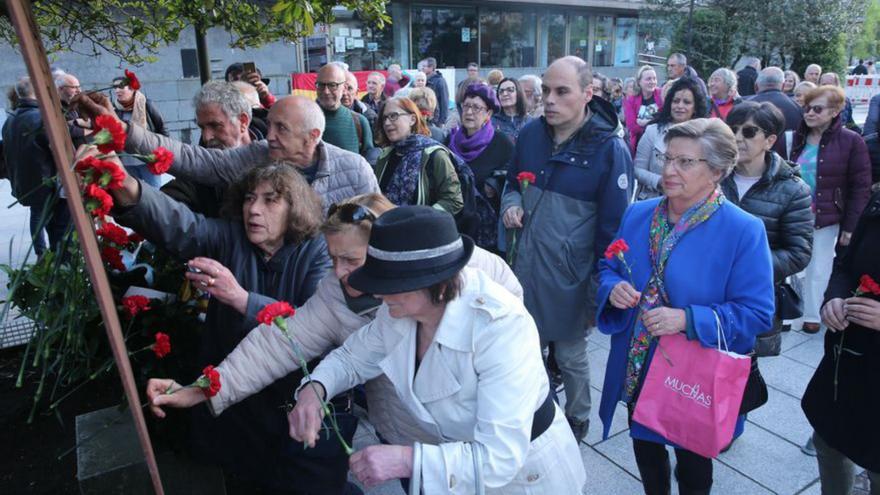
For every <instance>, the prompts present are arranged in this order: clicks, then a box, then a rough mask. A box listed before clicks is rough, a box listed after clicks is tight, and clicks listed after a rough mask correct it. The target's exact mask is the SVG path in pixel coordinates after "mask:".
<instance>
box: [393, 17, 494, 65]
mask: <svg viewBox="0 0 880 495" xmlns="http://www.w3.org/2000/svg"><path fill="white" fill-rule="evenodd" d="M412 42H413V47H412V52H413V53H412V63H411V64H410V66H411V67H415V66H416V63H418V61H419V60H421V59H423V58H427V57H434V58H436V59H437V67H438V68H443V67H446V66H450V65H451V66H455V67H467V64H468V63H470V62H477V55H478V53H477V42H478V39H477V9H476V8H468V7H434V6H425V5H415V6H413V8H412Z"/></svg>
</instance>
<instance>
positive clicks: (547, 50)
mask: <svg viewBox="0 0 880 495" xmlns="http://www.w3.org/2000/svg"><path fill="white" fill-rule="evenodd" d="M540 19H541V21H540V22H541V43H540V45H539V46H540V47H541V52H540V56H539V57H538V66H540V67H546V66H548V65H550V64H551V63H553V61H554V60H556V59H557V58H560V57H563V56H565V16H564V15H563V14H541V18H540Z"/></svg>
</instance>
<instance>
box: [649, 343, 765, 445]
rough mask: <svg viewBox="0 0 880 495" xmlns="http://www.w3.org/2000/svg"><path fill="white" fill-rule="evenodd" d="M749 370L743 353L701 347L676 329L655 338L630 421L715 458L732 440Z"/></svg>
mask: <svg viewBox="0 0 880 495" xmlns="http://www.w3.org/2000/svg"><path fill="white" fill-rule="evenodd" d="M719 328H720V325H719ZM719 334H721V332H720V329H719ZM722 339H723V337H721V336H719V341H720V340H722ZM719 346H720V344H719ZM725 347H726V346H725ZM750 369H751V360H750V359H749V357H748V356H743V355H741V354H736V353H731V352H728V351H724V350H721V349H715V348H706V347H703V346H702V345H700V343H699V342H698V341H696V340H694V341H690V340H688V339H687V338H686V337H685V336H684V334H680V333H679V334H674V335H665V336H663V337H660V341H659V342H658V343H657V349H656V350H655V351H654V357H653V358H652V360H651V367H650V368H648V374H647V375H646V376H645V382H644V384H643V385H642V391H641V393H640V394H639V397H638V400H637V401H636V408H635V411H634V412H633V420H634V421H636V422H638V423H640V424H642V425H643V426H645V427H647V428H648V429H650V430H653V431H655V432H656V433H659V434H660V435H662V436H663V437H664V438H666V439H667V440H669V441H670V442H672V443H674V444H676V445H678V446H680V447H682V448H684V449H687V450H690V451H691V452H695V453H697V454H699V455H701V456H704V457H709V458H713V457H717V456H718V454H719V453H720V452H721V449H723V448H724V447H726V446H727V444H729V443H730V441H731V440H732V439H733V431H734V429H735V428H736V420H737V416H738V415H739V407H740V403H741V402H742V398H743V392H744V391H745V387H746V381H747V380H748V378H749V370H750Z"/></svg>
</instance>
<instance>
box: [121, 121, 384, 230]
mask: <svg viewBox="0 0 880 495" xmlns="http://www.w3.org/2000/svg"><path fill="white" fill-rule="evenodd" d="M159 146H163V147H165V148H167V149H168V150H170V151H171V152H172V153H174V163H173V164H172V165H171V170H170V173H171V174H172V175H174V176H175V177H181V178H184V179H189V180H192V181H194V182H197V183H199V184H203V185H206V186H222V187H226V186H229V185H230V184H232V183H233V182H235V181H236V180H237V179H238V178H239V177H240V176H241V175H243V174H244V173H245V172H246V171H248V170H249V169H251V168H252V167H255V166H258V165H264V164H266V163H269V161H270V160H269V144H268V143H267V142H266V141H257V142H256V143H251V144H249V145H247V146H241V147H239V148H232V149H227V150H215V149H208V148H202V147H201V146H193V145H189V144H184V143H181V142H180V141H175V140H174V139H170V138H167V137H165V136H160V135H158V134H155V133H152V132H150V131H148V130H146V129H144V128H143V127H140V126H137V125H129V126H128V139H127V140H126V141H125V151H127V152H129V153H142V154H149V153H152V151H153V150H154V149H156V148H157V147H159ZM318 153H319V158H318V173H317V176H316V177H315V180H314V182H312V189H314V190H315V192H316V193H318V195H319V196H321V200H322V202H323V206H324V213H326V212H327V209H328V208H330V205H332V204H333V203H338V202H340V201H342V200H344V199H348V198H350V197H352V196H357V195H358V194H367V193H372V192H379V183H378V182H376V175H375V174H374V173H373V169H372V167H370V164H368V163H367V161H366V160H364V158H363V157H362V156H360V155H358V154H355V153H350V152H348V151H345V150H343V149H341V148H338V147H336V146H333V145H332V144H330V143H325V142H323V141H321V142H320V143H319V144H318Z"/></svg>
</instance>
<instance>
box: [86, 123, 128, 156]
mask: <svg viewBox="0 0 880 495" xmlns="http://www.w3.org/2000/svg"><path fill="white" fill-rule="evenodd" d="M94 131H95V138H94V141H93V142H94V143H95V144H96V145H98V151H100V152H101V153H110V152H111V151H123V150H125V137H126V136H125V129H123V127H122V123H121V122H120V121H119V120H118V119H117V118H116V117H114V116H112V115H107V114H104V115H98V116H97V117H95V123H94Z"/></svg>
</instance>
